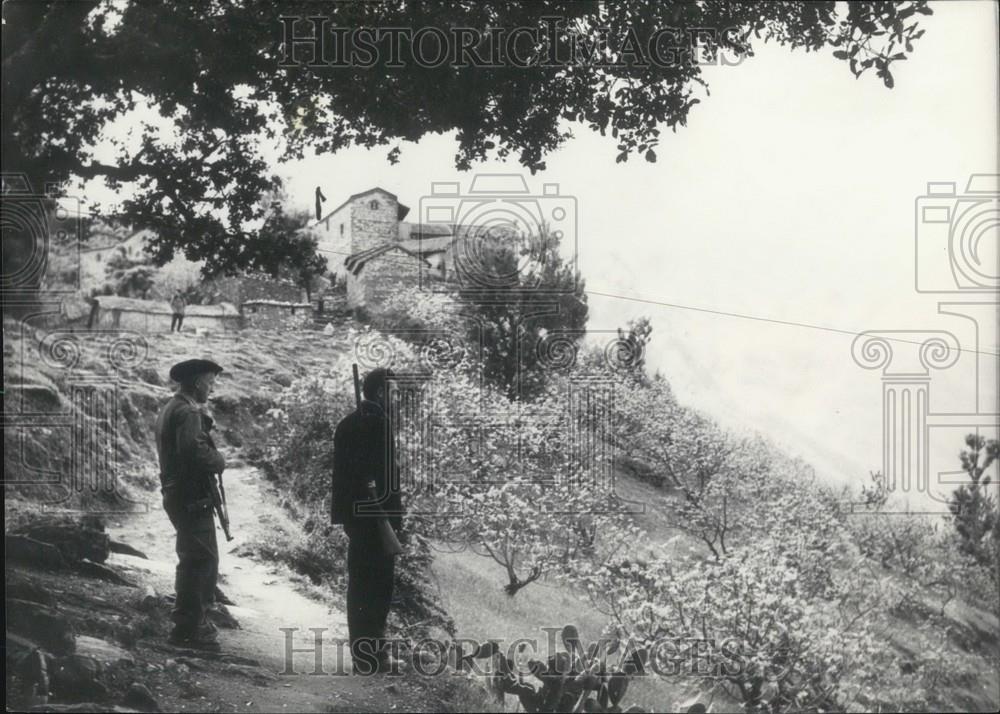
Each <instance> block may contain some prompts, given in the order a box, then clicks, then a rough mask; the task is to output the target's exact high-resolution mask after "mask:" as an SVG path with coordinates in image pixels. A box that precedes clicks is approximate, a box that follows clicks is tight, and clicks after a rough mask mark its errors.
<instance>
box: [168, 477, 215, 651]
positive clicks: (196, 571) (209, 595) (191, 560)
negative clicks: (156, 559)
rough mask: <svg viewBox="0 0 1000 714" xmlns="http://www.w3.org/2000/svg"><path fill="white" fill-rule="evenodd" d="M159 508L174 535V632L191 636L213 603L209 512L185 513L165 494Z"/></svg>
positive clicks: (212, 540) (212, 532)
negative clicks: (175, 549)
mask: <svg viewBox="0 0 1000 714" xmlns="http://www.w3.org/2000/svg"><path fill="white" fill-rule="evenodd" d="M163 508H164V510H165V511H166V512H167V516H169V518H170V522H171V523H172V524H173V526H174V530H175V531H176V533H177V573H176V577H175V579H174V592H175V593H176V598H175V600H174V609H173V612H172V613H171V618H172V619H173V622H174V627H175V631H177V632H179V633H183V634H194V632H195V630H196V629H197V628H198V626H200V625H202V624H204V623H206V622H207V619H206V614H205V613H206V610H207V609H208V608H209V607H210V606H211V605H212V603H214V602H215V586H216V582H217V581H218V577H219V546H218V543H217V542H216V540H215V519H214V517H213V515H212V509H211V508H207V509H201V510H199V511H197V512H194V513H192V512H189V511H188V510H187V509H186V507H185V505H184V504H183V503H180V502H179V501H178V500H177V499H176V498H175V497H173V496H172V495H169V494H168V495H165V496H164V498H163Z"/></svg>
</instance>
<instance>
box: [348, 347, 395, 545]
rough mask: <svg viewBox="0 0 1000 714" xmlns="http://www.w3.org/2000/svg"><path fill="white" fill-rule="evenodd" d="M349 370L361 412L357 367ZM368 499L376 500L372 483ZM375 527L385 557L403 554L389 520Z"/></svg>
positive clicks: (381, 520)
mask: <svg viewBox="0 0 1000 714" xmlns="http://www.w3.org/2000/svg"><path fill="white" fill-rule="evenodd" d="M351 369H352V371H353V372H354V404H355V405H356V406H357V408H358V410H359V411H360V410H361V380H360V378H359V377H358V365H357V364H356V363H355V364H352V365H351ZM368 497H369V498H371V500H373V501H375V500H378V499H377V497H376V496H375V484H374V482H369V484H368ZM375 526H376V528H377V529H378V537H379V540H380V541H381V542H382V550H383V552H385V554H386V555H399V554H400V553H402V552H403V546H402V544H401V543H400V542H399V538H397V537H396V531H394V530H393V529H392V526H391V525H390V524H389V519H388V518H386V517H384V516H380V517H379V518H378V519H376V521H375Z"/></svg>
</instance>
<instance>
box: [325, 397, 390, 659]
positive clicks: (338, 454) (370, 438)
mask: <svg viewBox="0 0 1000 714" xmlns="http://www.w3.org/2000/svg"><path fill="white" fill-rule="evenodd" d="M392 442H393V440H392V438H391V436H390V432H389V422H388V419H387V417H386V414H385V411H384V410H383V409H382V407H381V406H380V405H379V404H377V403H376V402H371V401H368V400H365V401H362V402H361V407H360V408H359V409H358V410H356V411H354V412H352V413H351V414H348V415H347V416H346V417H344V418H343V419H342V420H341V422H340V424H338V425H337V430H336V432H335V434H334V439H333V449H334V463H333V484H332V491H333V499H332V514H331V517H332V518H331V520H332V522H333V523H334V524H340V525H343V527H344V532H345V533H346V534H347V536H348V538H349V539H350V544H349V546H348V550H347V628H348V632H349V636H350V640H351V654H352V657H353V658H354V662H355V667H358V663H359V662H360V661H361V660H367V661H368V662H369V663H370V664H373V658H372V655H373V654H376V653H377V655H376V656H377V658H378V659H382V658H383V656H384V654H385V652H384V649H383V642H382V640H383V638H384V637H385V623H386V618H387V617H388V615H389V606H390V603H391V601H392V591H393V577H394V574H395V556H394V555H390V554H387V553H386V552H385V551H384V549H383V546H382V541H381V538H380V537H379V533H378V529H377V525H376V519H377V518H378V517H379V516H376V515H370V514H365V513H357V512H356V509H355V505H356V504H358V503H360V502H365V501H371V491H372V489H371V488H370V484H371V483H372V482H374V493H375V495H376V498H377V500H378V502H379V508H380V509H381V512H382V514H383V515H382V516H381V517H386V518H388V520H389V523H390V525H391V526H392V528H393V530H394V531H396V532H397V533H400V532H401V530H402V515H403V508H402V500H401V497H400V493H399V470H398V467H397V464H396V456H395V452H394V449H393V443H392Z"/></svg>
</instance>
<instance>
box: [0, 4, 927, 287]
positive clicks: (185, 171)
mask: <svg viewBox="0 0 1000 714" xmlns="http://www.w3.org/2000/svg"><path fill="white" fill-rule="evenodd" d="M929 13H930V10H929V9H928V8H927V7H926V4H925V2H924V1H923V0H913V1H910V2H901V3H896V2H856V3H849V4H847V6H846V7H844V6H843V5H842V4H841V5H840V6H838V5H837V4H836V3H834V2H816V3H803V2H766V3H756V2H750V3H748V2H728V1H727V2H722V1H718V2H713V1H707V0H706V1H702V2H683V3H681V2H677V3H673V2H637V1H631V2H626V1H622V2H608V3H606V4H601V5H599V4H598V3H597V2H574V3H569V2H532V3H483V2H473V1H472V0H465V1H461V2H442V3H421V2H404V1H401V0H397V1H395V2H382V3H373V2H282V3H273V2H270V1H269V0H178V1H176V2H170V3H160V2H144V1H140V0H120V1H118V0H116V1H115V2H111V1H110V0H74V1H73V2H44V1H41V0H38V1H36V0H32V1H30V2H27V1H20V0H9V1H8V2H5V3H4V5H3V20H4V24H3V85H4V98H3V117H2V118H3V159H2V163H3V170H4V172H8V173H9V172H18V173H20V174H23V175H26V176H27V177H28V178H29V179H30V180H31V182H32V184H33V186H34V187H35V189H36V190H41V188H42V186H43V184H44V183H45V182H53V181H56V182H59V181H65V180H68V179H91V178H96V177H101V178H103V179H105V180H106V181H107V182H108V183H109V184H110V185H111V187H112V188H115V189H117V188H120V189H122V195H123V196H127V198H126V199H125V200H123V201H122V203H121V207H120V216H119V217H120V219H121V220H123V221H125V222H127V223H129V224H131V225H133V226H135V227H137V228H151V229H154V230H155V231H156V235H157V237H156V239H155V241H154V245H153V249H154V255H155V258H156V260H157V261H158V262H165V261H166V260H168V259H169V258H170V257H171V256H172V255H173V254H174V252H175V251H182V252H184V253H185V254H186V255H187V257H188V258H190V259H192V260H205V261H206V262H207V266H206V268H207V270H209V271H213V270H217V269H220V268H221V269H226V270H235V269H242V268H257V269H269V268H273V267H274V265H275V264H276V263H279V262H281V261H282V260H284V259H285V258H286V257H287V256H283V255H281V252H282V251H281V250H275V247H274V246H272V245H269V244H268V243H269V238H268V236H266V235H262V234H261V233H259V232H258V230H256V226H257V225H258V221H259V220H260V219H261V218H262V216H263V215H264V213H265V211H266V206H264V205H262V201H261V198H262V196H263V195H264V194H266V193H267V192H269V191H272V190H274V189H275V188H276V185H277V183H278V181H277V178H276V176H275V174H274V170H275V169H274V167H273V166H270V165H269V162H268V161H266V160H265V157H264V154H263V153H262V151H261V141H271V140H274V141H277V142H279V143H280V145H281V147H282V150H283V151H284V157H285V158H287V159H294V158H297V157H301V156H302V155H303V154H304V153H305V152H306V151H310V150H315V151H318V152H321V153H322V152H333V151H336V150H338V149H340V148H343V147H346V146H349V145H355V144H356V145H361V146H368V147H372V146H379V145H386V146H388V147H389V151H388V155H389V158H390V160H392V159H395V158H396V157H397V156H398V153H399V147H398V146H397V142H400V141H403V140H408V141H415V140H418V139H420V138H421V137H422V136H424V135H425V134H427V133H441V132H455V134H456V137H457V142H458V151H457V153H456V156H455V161H456V164H457V165H458V166H459V167H461V168H468V167H470V166H471V165H472V163H473V162H475V161H478V160H480V159H484V158H487V157H489V156H496V157H500V158H503V157H505V156H508V155H515V156H516V157H517V158H518V160H519V161H520V162H521V163H522V164H523V165H524V166H526V167H528V168H530V169H531V170H532V171H535V170H539V169H542V168H544V167H545V156H546V155H547V153H548V152H550V151H552V150H553V149H554V148H556V147H558V146H559V145H561V144H562V143H563V142H565V141H566V140H567V139H568V138H569V137H570V135H571V134H570V132H571V130H572V128H573V127H574V126H579V125H582V126H584V127H588V128H590V129H593V130H596V131H600V132H602V133H603V132H606V131H610V132H611V133H612V135H613V136H615V137H616V138H617V140H618V149H617V159H618V160H619V161H621V160H625V159H626V158H627V157H628V156H630V155H632V154H640V155H642V156H644V157H645V158H646V159H647V160H649V161H654V160H655V159H656V153H655V148H656V145H657V137H658V135H659V132H660V130H661V127H663V126H669V127H671V128H676V126H677V125H678V124H681V125H682V124H684V123H685V122H686V120H687V118H688V113H689V111H690V109H691V107H692V105H693V104H695V103H696V102H697V101H698V100H697V99H696V98H695V97H694V92H695V90H696V89H697V87H698V85H700V84H703V77H702V66H701V65H700V64H699V63H698V62H694V61H690V58H691V57H692V56H694V55H693V54H692V53H690V52H685V51H683V50H680V51H677V53H676V55H670V54H669V52H670V49H664V48H663V46H664V43H666V44H667V45H671V46H673V47H675V49H676V48H678V47H682V46H683V45H684V44H685V43H686V42H687V39H686V38H690V37H695V36H697V37H700V38H701V40H700V42H701V44H702V49H703V50H707V51H708V52H709V53H711V52H712V51H713V50H717V51H718V52H717V54H716V56H717V57H719V56H725V57H729V58H730V60H732V59H733V58H736V57H738V56H745V55H748V54H751V53H752V46H753V43H756V42H762V41H767V40H774V41H776V42H778V43H780V44H783V45H785V46H788V47H790V48H804V49H806V50H807V51H808V50H822V49H824V48H830V49H831V50H832V51H833V55H834V56H835V57H837V58H839V59H841V60H843V61H844V62H845V63H849V65H850V68H851V70H852V71H854V72H855V73H856V74H860V73H862V72H864V71H865V70H867V69H869V68H870V69H874V70H875V72H876V73H877V74H878V75H879V76H880V77H881V78H882V79H883V81H884V82H885V83H886V84H887V85H888V86H891V85H892V77H891V74H890V65H891V63H892V62H894V61H897V60H900V59H904V58H905V54H906V53H907V52H909V51H910V50H911V49H912V44H911V43H912V41H913V40H914V39H916V38H918V37H919V36H920V34H922V30H919V29H917V23H916V21H915V20H916V18H917V17H918V16H919V14H929ZM282 16H286V17H292V18H294V17H300V18H310V17H311V18H326V21H325V22H326V23H327V24H326V26H325V27H324V28H322V29H325V30H327V31H329V30H330V28H332V27H334V26H336V27H342V28H361V27H367V28H383V29H384V28H412V29H414V30H417V29H420V28H449V30H448V31H449V32H451V29H450V28H472V30H473V31H477V30H478V31H479V32H481V33H485V34H486V36H489V33H488V32H487V29H488V28H507V29H508V30H509V29H513V28H516V27H526V28H539V29H538V36H539V37H540V38H541V40H540V41H536V40H535V39H533V38H532V37H531V36H529V34H527V33H520V34H516V35H509V37H512V38H513V41H512V42H506V41H504V42H500V43H495V46H494V47H493V48H491V49H490V50H489V52H490V54H487V55H486V56H487V59H489V60H491V61H492V63H493V65H494V66H490V67H481V66H476V65H477V64H479V63H478V62H477V61H475V60H471V61H468V62H464V63H459V64H454V63H451V62H447V61H445V62H440V63H437V64H435V65H434V66H420V64H419V63H416V62H414V61H412V60H410V59H407V61H403V62H400V61H399V57H398V56H395V55H394V53H392V52H390V46H391V45H392V44H393V43H396V42H399V43H400V44H399V45H397V47H398V48H400V50H401V53H402V56H403V57H405V58H410V57H411V56H412V49H411V47H410V40H409V39H408V37H406V36H399V35H397V34H395V33H390V34H387V35H384V36H383V37H381V39H380V40H379V41H378V42H377V43H376V44H378V45H379V48H378V51H376V52H374V53H373V56H372V57H371V58H370V59H371V61H370V62H369V61H368V59H369V58H368V57H366V55H365V54H364V52H363V51H362V53H361V54H358V55H356V56H355V57H354V59H355V60H357V61H355V62H354V64H353V65H351V66H334V67H330V66H324V65H323V64H322V63H321V62H315V61H313V62H312V63H311V65H310V60H314V59H315V58H314V57H312V56H311V55H310V52H311V50H310V48H309V47H308V42H306V43H305V46H303V43H302V42H297V43H294V47H291V46H285V45H283V37H284V34H283V33H285V32H286V31H291V32H294V33H295V35H296V36H297V37H303V36H306V37H308V36H309V35H310V34H312V33H314V32H316V31H317V28H318V27H319V25H320V23H321V22H323V21H320V20H315V19H313V20H306V21H302V22H298V23H294V24H293V25H291V26H290V25H289V24H288V23H289V22H290V21H286V22H283V21H282V20H281V17H282ZM553 18H560V19H559V20H558V21H557V20H554V19H553ZM602 26H606V27H607V28H608V32H607V33H606V34H605V35H602V30H601V29H600V28H601V27H602ZM663 28H676V29H677V30H679V31H680V33H681V34H680V35H676V34H674V33H671V34H669V35H664V34H661V35H656V32H657V30H658V29H663ZM704 28H710V31H709V32H708V33H705V32H702V31H701V30H702V29H704ZM712 30H714V31H715V34H714V36H713V34H712ZM654 36H656V37H659V38H660V40H662V42H661V43H660V45H659V46H660V49H661V50H662V51H661V53H660V54H661V56H660V57H659V58H651V57H650V56H649V54H650V52H649V47H646V49H645V50H643V49H642V48H643V46H645V45H647V44H648V39H649V38H651V37H654ZM466 37H473V38H474V37H475V35H474V34H473V35H469V34H464V35H461V36H459V37H458V39H459V40H460V41H464V40H463V39H462V38H466ZM602 37H605V38H606V39H608V42H607V47H606V49H604V50H601V49H595V48H598V45H599V43H600V41H601V39H602ZM677 38H680V39H677ZM426 40H427V36H426V35H424V36H423V42H424V44H423V46H422V49H423V50H424V52H425V54H427V55H431V56H433V54H434V49H433V45H434V41H431V42H427V41H426ZM355 49H358V48H357V47H355ZM361 49H362V50H363V48H361ZM474 49H475V48H474ZM480 49H482V48H480ZM290 50H295V52H296V55H295V57H294V58H293V57H291V53H290V52H289V51H290ZM484 51H485V50H484ZM569 53H573V54H574V55H575V59H574V61H572V62H566V61H565V60H564V59H558V58H557V61H554V62H553V61H549V58H552V57H556V56H557V55H558V56H561V57H562V58H565V57H567V56H569ZM671 58H673V59H671ZM323 59H325V58H323ZM650 59H658V61H650ZM664 59H666V60H667V61H663V60H664ZM539 60H540V61H539ZM348 64H350V63H348ZM524 64H530V65H532V66H530V67H525V66H523V65H524ZM137 108H139V109H142V108H148V110H149V112H147V113H146V115H145V116H156V115H158V116H159V119H157V120H156V121H132V122H131V124H130V125H129V126H130V129H131V130H132V135H131V136H130V137H125V136H122V137H120V139H118V140H116V141H115V147H114V151H113V152H112V154H111V155H107V154H106V153H102V152H97V151H95V147H96V146H97V145H98V144H99V142H100V141H101V140H102V139H106V138H107V137H109V136H110V135H109V133H108V127H109V126H110V125H111V124H112V123H113V122H115V121H116V120H122V119H123V118H126V119H127V118H128V117H129V116H130V115H131V114H132V113H133V112H135V111H136V110H137ZM150 112H151V113H150ZM137 116H143V115H142V114H141V113H140V115H137ZM119 126H121V124H119Z"/></svg>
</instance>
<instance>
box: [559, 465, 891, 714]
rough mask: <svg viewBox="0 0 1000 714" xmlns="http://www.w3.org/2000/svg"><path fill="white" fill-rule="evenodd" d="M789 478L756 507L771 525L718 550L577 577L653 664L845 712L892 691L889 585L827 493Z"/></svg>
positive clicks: (770, 703)
mask: <svg viewBox="0 0 1000 714" xmlns="http://www.w3.org/2000/svg"><path fill="white" fill-rule="evenodd" d="M774 478H775V479H778V477H777V476H774ZM778 480H781V479H778ZM780 485H781V487H782V492H783V493H782V495H781V496H780V497H778V498H775V499H769V500H766V501H756V502H755V504H754V505H755V506H756V507H758V508H759V509H760V510H759V513H760V516H761V520H762V522H763V523H765V524H771V525H770V527H766V528H764V527H762V528H761V529H760V531H759V532H758V533H756V535H755V537H754V538H753V539H752V541H746V542H741V543H740V544H736V545H732V546H731V547H729V548H728V549H727V551H726V552H725V553H720V554H719V557H717V558H710V559H707V560H705V559H699V558H694V557H687V558H682V559H679V560H678V559H674V560H671V559H667V558H654V559H651V560H649V561H644V562H643V561H637V560H628V559H621V560H618V561H616V562H609V563H606V564H604V565H603V566H601V567H599V568H595V569H582V570H580V571H578V572H577V573H576V574H575V578H576V580H577V581H578V582H579V583H580V584H581V585H582V586H583V587H585V588H586V589H587V591H588V593H590V595H591V598H592V600H594V602H595V604H596V605H598V606H599V607H600V608H601V609H602V610H603V611H605V612H606V613H608V614H609V615H610V616H611V618H612V620H613V622H614V623H615V624H616V626H617V627H618V628H619V631H620V632H622V633H623V634H624V635H626V636H630V637H633V638H635V639H636V640H638V641H639V642H641V643H642V644H643V645H644V646H645V647H646V648H647V649H648V652H649V662H650V665H649V666H650V669H652V671H653V672H654V673H656V674H662V675H673V676H680V677H685V678H690V679H694V680H696V681H698V682H699V683H700V684H701V685H702V686H703V687H704V688H705V689H706V690H713V689H716V688H722V689H724V690H725V691H726V692H727V693H728V694H729V696H731V697H733V698H735V699H736V700H737V701H739V702H741V703H742V705H743V706H744V707H745V708H746V709H747V710H748V711H831V710H834V711H836V710H840V709H842V708H844V707H847V706H848V705H849V704H850V703H851V702H854V701H855V700H859V699H860V698H863V697H868V698H871V697H875V696H876V695H883V694H884V691H883V690H884V687H885V681H884V676H883V673H886V672H888V673H891V674H896V673H898V672H899V667H898V666H897V665H896V664H895V660H894V658H895V655H894V653H893V651H892V650H891V648H886V647H884V645H883V642H882V637H883V634H884V632H883V629H884V627H885V626H886V622H885V617H886V609H887V605H888V603H891V602H892V601H893V598H894V597H895V592H894V590H893V588H892V586H891V583H889V582H888V580H887V579H886V578H885V577H884V576H880V575H879V574H878V573H876V572H875V571H874V570H873V569H872V568H871V567H866V565H865V559H864V557H863V556H861V554H860V553H858V551H857V549H856V548H855V547H853V544H852V543H851V542H850V539H849V537H848V536H847V534H846V533H845V531H844V529H843V528H841V527H839V524H838V522H837V517H836V514H835V513H833V512H831V511H830V509H829V508H827V506H826V504H825V503H824V502H823V498H822V497H820V496H817V495H816V494H815V493H814V492H813V491H812V490H811V489H808V488H804V487H802V485H800V484H798V483H797V482H794V481H787V480H781V484H780ZM894 681H895V684H896V685H898V684H899V681H900V680H899V677H898V676H896V677H895V680H894Z"/></svg>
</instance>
